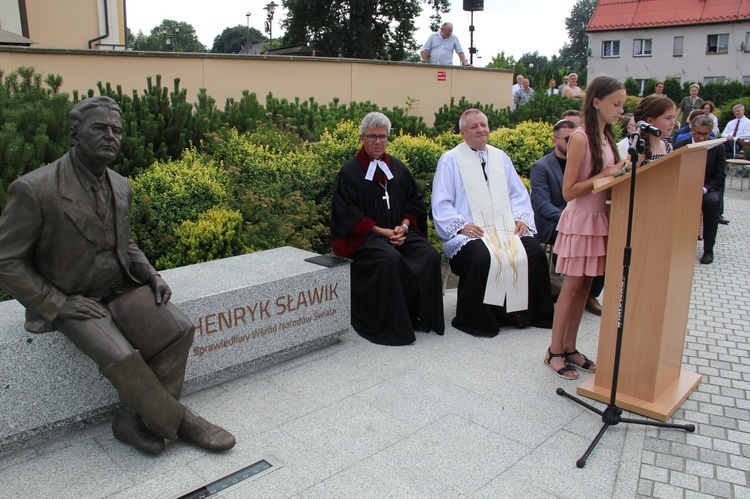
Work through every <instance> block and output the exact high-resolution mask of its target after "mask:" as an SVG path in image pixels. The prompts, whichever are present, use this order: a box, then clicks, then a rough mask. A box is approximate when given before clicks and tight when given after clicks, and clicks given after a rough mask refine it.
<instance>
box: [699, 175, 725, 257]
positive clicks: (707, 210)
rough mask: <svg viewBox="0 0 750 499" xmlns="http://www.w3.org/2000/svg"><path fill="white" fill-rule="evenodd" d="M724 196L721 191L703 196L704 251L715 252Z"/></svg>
mask: <svg viewBox="0 0 750 499" xmlns="http://www.w3.org/2000/svg"><path fill="white" fill-rule="evenodd" d="M721 201H722V195H721V191H720V190H716V191H708V192H707V193H705V194H704V195H703V203H702V204H701V209H702V210H703V251H713V250H714V244H715V243H716V232H717V230H718V229H719V215H720V213H721Z"/></svg>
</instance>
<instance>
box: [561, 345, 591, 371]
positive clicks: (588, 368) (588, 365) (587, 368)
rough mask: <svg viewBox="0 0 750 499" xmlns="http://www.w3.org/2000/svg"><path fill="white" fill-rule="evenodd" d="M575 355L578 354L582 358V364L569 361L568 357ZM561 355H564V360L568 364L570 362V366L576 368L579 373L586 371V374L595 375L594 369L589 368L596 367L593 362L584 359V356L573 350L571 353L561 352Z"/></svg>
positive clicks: (586, 358)
mask: <svg viewBox="0 0 750 499" xmlns="http://www.w3.org/2000/svg"><path fill="white" fill-rule="evenodd" d="M576 354H578V355H580V356H581V357H583V364H576V363H575V362H573V361H572V360H570V357H572V356H573V355H576ZM563 355H565V360H567V361H568V362H570V363H571V364H573V365H574V366H576V367H577V368H578V369H580V370H581V371H586V372H588V373H595V372H596V369H591V366H594V367H596V365H595V364H594V361H592V360H589V358H588V357H586V356H585V355H583V354H582V353H581V352H579V351H578V350H573V351H572V352H563Z"/></svg>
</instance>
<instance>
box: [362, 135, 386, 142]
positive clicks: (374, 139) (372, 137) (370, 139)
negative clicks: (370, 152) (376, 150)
mask: <svg viewBox="0 0 750 499" xmlns="http://www.w3.org/2000/svg"><path fill="white" fill-rule="evenodd" d="M365 138H366V139H367V142H377V141H378V140H380V142H388V136H387V135H365Z"/></svg>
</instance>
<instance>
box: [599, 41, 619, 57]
mask: <svg viewBox="0 0 750 499" xmlns="http://www.w3.org/2000/svg"><path fill="white" fill-rule="evenodd" d="M602 57H620V40H609V41H606V42H602Z"/></svg>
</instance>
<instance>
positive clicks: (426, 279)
mask: <svg viewBox="0 0 750 499" xmlns="http://www.w3.org/2000/svg"><path fill="white" fill-rule="evenodd" d="M352 259H353V260H354V262H353V263H352V264H351V279H352V326H353V327H354V329H355V331H357V333H359V335H360V336H362V337H364V338H366V339H368V340H370V341H372V342H373V343H378V344H381V345H408V344H410V343H413V342H414V341H415V340H416V336H415V334H414V330H415V329H421V330H423V331H435V332H436V333H437V334H440V335H442V334H443V333H444V331H445V319H444V316H443V295H442V279H441V275H440V273H441V269H440V253H438V251H437V250H436V249H435V248H434V247H433V246H432V245H431V244H430V243H429V242H428V241H427V239H426V238H425V237H424V236H423V235H422V234H420V233H419V232H417V231H416V230H410V231H408V232H407V233H406V241H405V242H404V244H403V245H401V246H398V247H396V246H393V245H392V244H391V243H390V242H389V241H388V240H387V239H386V238H384V237H382V236H380V235H377V234H370V235H369V236H368V237H367V239H365V241H364V242H363V243H362V245H361V246H360V247H359V248H358V249H357V251H355V252H354V253H353V254H352Z"/></svg>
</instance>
